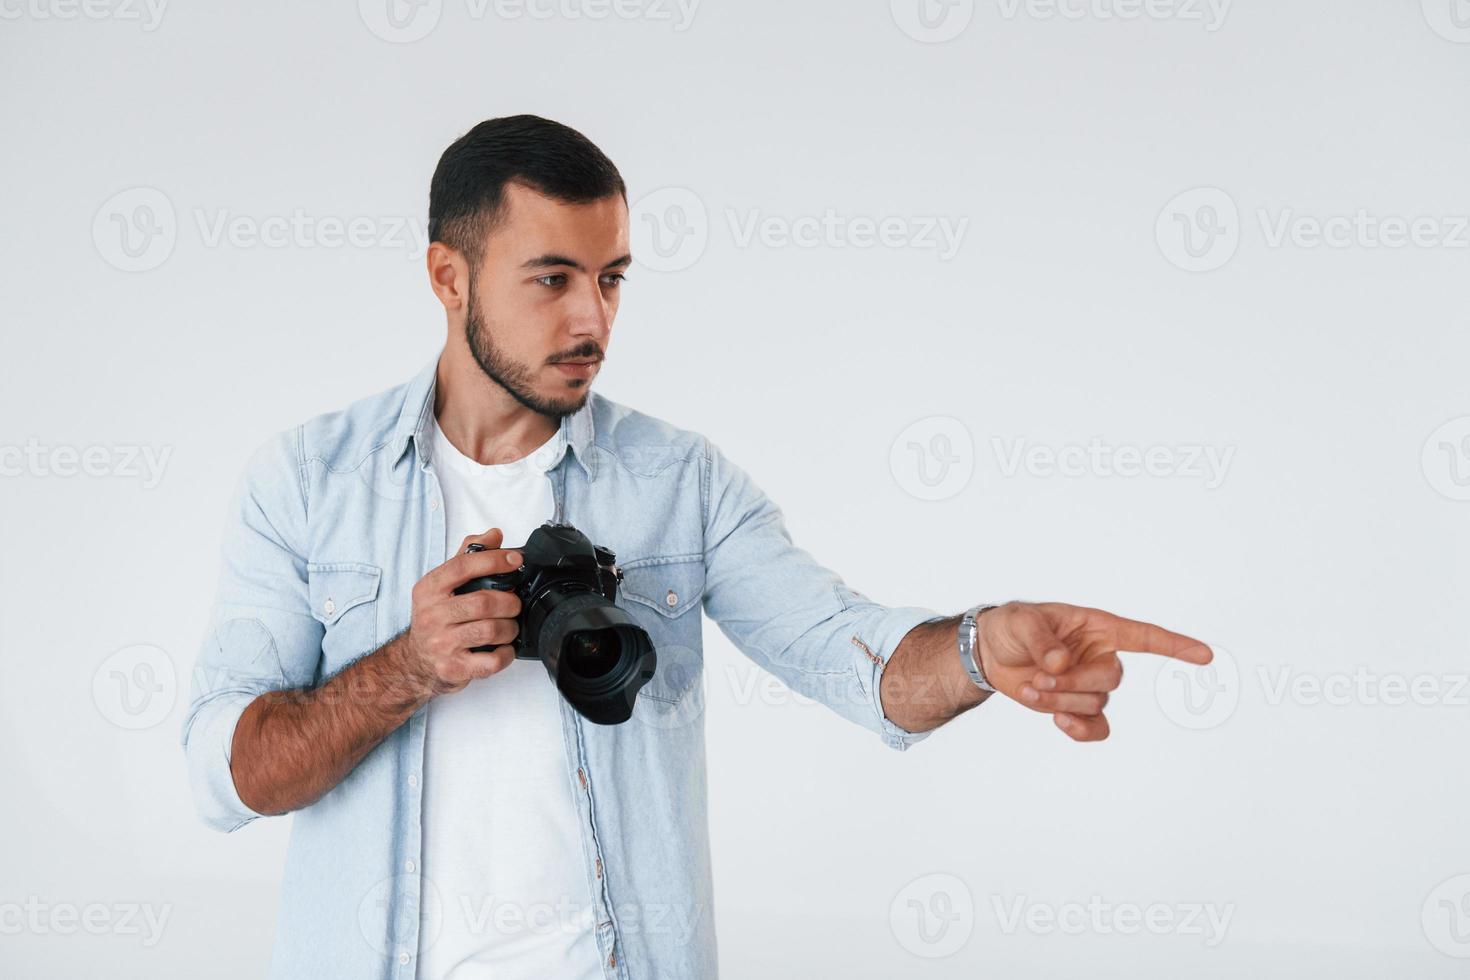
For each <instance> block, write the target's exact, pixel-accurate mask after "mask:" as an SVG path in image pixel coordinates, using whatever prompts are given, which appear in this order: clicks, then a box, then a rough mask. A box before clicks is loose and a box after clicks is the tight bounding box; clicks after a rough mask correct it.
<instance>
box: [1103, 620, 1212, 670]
mask: <svg viewBox="0 0 1470 980" xmlns="http://www.w3.org/2000/svg"><path fill="white" fill-rule="evenodd" d="M1098 612H1100V613H1102V616H1103V619H1104V623H1105V625H1106V626H1107V627H1108V628H1109V629H1111V630H1112V632H1113V643H1114V645H1115V646H1116V647H1117V648H1118V649H1119V650H1127V651H1129V652H1131V653H1156V654H1158V655H1160V656H1163V657H1172V658H1174V659H1175V660H1183V661H1185V662H1187V663H1192V664H1207V663H1209V662H1210V661H1211V660H1213V659H1215V654H1214V652H1213V651H1212V650H1210V648H1209V647H1208V646H1207V645H1205V644H1204V643H1202V642H1201V641H1199V640H1196V639H1195V638H1194V637H1192V636H1185V635H1184V634H1183V633H1175V632H1174V631H1173V630H1166V629H1164V628H1163V627H1162V626H1155V625H1154V624H1153V623H1145V622H1141V621H1139V620H1136V619H1124V618H1123V617H1122V616H1114V615H1113V614H1112V613H1109V612H1102V610H1098Z"/></svg>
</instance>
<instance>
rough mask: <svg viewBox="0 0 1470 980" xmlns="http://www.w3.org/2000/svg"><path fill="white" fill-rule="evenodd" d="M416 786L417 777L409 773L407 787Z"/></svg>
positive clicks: (417, 782)
mask: <svg viewBox="0 0 1470 980" xmlns="http://www.w3.org/2000/svg"><path fill="white" fill-rule="evenodd" d="M418 784H419V777H417V776H415V775H414V774H413V773H409V774H408V785H409V786H410V787H414V786H417V785H418Z"/></svg>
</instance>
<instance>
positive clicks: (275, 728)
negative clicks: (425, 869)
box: [230, 636, 431, 815]
mask: <svg viewBox="0 0 1470 980" xmlns="http://www.w3.org/2000/svg"><path fill="white" fill-rule="evenodd" d="M408 663H409V661H408V658H407V657H406V656H404V650H403V645H402V637H401V636H400V637H396V638H394V639H393V640H390V641H389V642H388V643H386V644H384V645H383V646H382V647H380V648H379V649H378V650H376V651H374V652H373V653H370V654H368V655H367V656H365V657H362V658H361V659H359V660H358V661H356V662H355V663H353V664H351V665H350V666H348V667H347V668H345V669H344V670H342V671H341V672H340V673H338V674H336V675H335V676H334V677H332V678H331V679H330V680H328V681H327V682H326V683H324V684H322V685H321V686H320V687H315V688H306V689H295V690H287V691H271V692H269V693H266V694H262V695H261V696H260V697H258V698H256V699H255V700H254V701H252V702H251V703H250V704H249V705H248V706H247V707H246V709H245V711H244V713H243V714H242V715H241V716H240V720H239V722H238V723H237V724H236V726H235V733H234V738H233V741H232V743H231V751H230V773H231V775H232V777H233V778H234V781H235V791H236V792H237V793H238V794H239V796H240V800H241V802H243V803H244V804H245V805H246V806H248V807H250V809H252V810H254V811H256V812H257V813H262V814H267V815H276V814H282V813H288V812H290V811H292V810H297V809H300V808H301V807H304V806H307V805H309V804H311V803H314V802H316V801H317V800H318V799H320V798H321V797H322V796H323V795H325V794H326V793H327V791H329V790H330V789H332V787H334V786H336V785H337V784H338V783H340V782H341V781H342V780H343V779H344V778H345V777H346V776H347V774H348V773H349V772H351V771H352V769H353V767H355V766H356V765H357V764H358V763H359V762H360V761H362V758H363V756H365V755H367V754H368V752H370V751H371V750H372V749H373V747H374V746H375V745H377V744H378V743H379V742H381V741H382V740H383V739H384V738H386V737H387V736H388V734H389V733H391V732H392V731H393V730H394V729H396V728H397V727H398V726H399V725H401V724H403V723H404V722H405V721H407V720H408V718H409V717H410V716H411V715H412V714H413V713H414V712H415V711H416V710H418V708H419V707H420V706H421V705H423V704H424V703H425V702H427V701H428V700H429V698H430V697H431V686H430V685H429V684H427V683H426V682H425V679H424V678H422V677H419V676H417V675H416V674H415V673H414V672H413V671H411V670H410V669H409V668H408Z"/></svg>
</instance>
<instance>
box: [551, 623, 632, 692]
mask: <svg viewBox="0 0 1470 980" xmlns="http://www.w3.org/2000/svg"><path fill="white" fill-rule="evenodd" d="M622 655H623V644H622V641H621V640H619V639H618V634H617V631H616V630H614V629H600V630H578V631H577V632H575V633H573V634H572V635H571V636H569V637H567V641H566V643H565V644H564V645H563V647H562V657H563V658H564V659H563V661H562V662H563V663H565V664H566V666H567V669H568V670H570V671H571V672H572V673H574V674H576V675H577V676H578V677H585V678H587V679H589V680H591V679H592V678H596V677H602V676H603V675H605V674H606V673H608V671H610V670H612V669H613V668H614V667H616V666H617V665H618V660H619V658H621V657H622Z"/></svg>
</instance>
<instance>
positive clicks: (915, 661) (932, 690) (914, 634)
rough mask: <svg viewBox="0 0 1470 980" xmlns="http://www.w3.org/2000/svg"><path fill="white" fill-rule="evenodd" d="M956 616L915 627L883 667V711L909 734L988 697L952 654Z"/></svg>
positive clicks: (940, 721)
mask: <svg viewBox="0 0 1470 980" xmlns="http://www.w3.org/2000/svg"><path fill="white" fill-rule="evenodd" d="M959 623H960V617H959V616H954V617H951V618H949V619H942V620H937V621H935V622H933V623H924V624H921V625H919V626H915V627H914V628H913V629H911V630H909V632H908V633H907V634H906V635H905V636H904V638H903V640H902V641H900V642H899V644H898V646H897V648H895V649H894V651H893V656H891V657H890V658H889V660H888V665H887V666H886V667H884V669H883V676H882V679H881V680H880V681H879V687H878V693H879V697H880V699H881V700H882V702H883V714H884V715H885V716H886V717H887V718H888V720H889V721H891V722H893V723H894V724H895V725H898V726H899V727H900V728H903V729H905V730H907V731H910V732H927V731H930V730H932V729H935V728H938V727H939V726H940V725H943V724H944V723H945V722H947V721H949V720H950V719H951V718H954V717H955V716H957V715H960V714H962V713H964V712H966V711H968V710H969V709H971V708H973V707H975V705H977V704H980V703H981V702H982V701H984V700H985V699H986V698H988V697H990V695H989V694H988V693H987V692H985V691H982V690H980V689H979V688H977V687H976V686H975V684H974V682H973V681H971V680H970V676H969V674H968V673H967V672H966V671H965V668H964V665H963V664H962V663H961V662H960V658H959V654H958V652H957V646H956V642H957V636H958V631H959Z"/></svg>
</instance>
